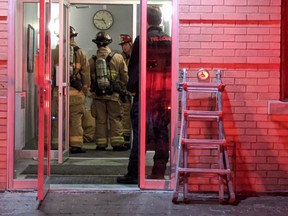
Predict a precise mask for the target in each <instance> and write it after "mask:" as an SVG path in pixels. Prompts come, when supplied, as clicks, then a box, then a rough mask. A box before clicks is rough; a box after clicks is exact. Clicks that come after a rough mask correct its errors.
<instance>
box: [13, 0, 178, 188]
mask: <svg viewBox="0 0 288 216" xmlns="http://www.w3.org/2000/svg"><path fill="white" fill-rule="evenodd" d="M71 2H72V1H71ZM89 2H90V3H89V4H84V3H81V4H78V3H71V5H70V20H69V23H70V25H71V26H73V27H74V28H75V29H76V31H77V32H78V33H79V37H78V38H76V41H77V43H78V45H79V46H80V47H81V48H82V49H84V50H85V52H86V55H87V57H88V58H89V57H90V56H92V55H93V54H95V52H96V47H95V46H94V45H93V43H92V39H93V38H94V37H95V35H96V33H97V32H98V31H99V30H98V29H96V28H95V26H94V24H93V22H92V17H93V15H94V14H95V12H96V11H98V10H109V11H110V12H111V13H112V14H113V15H114V18H115V22H114V24H113V25H114V26H112V27H111V28H110V29H109V34H110V35H111V36H112V38H113V39H114V38H115V39H114V42H113V44H111V47H110V48H111V49H113V50H115V51H117V52H121V46H119V44H118V41H120V34H122V33H127V34H130V35H131V36H132V37H133V39H134V38H135V37H136V35H138V34H139V32H140V22H139V20H140V15H139V14H140V5H139V1H135V2H134V1H131V3H124V4H122V2H120V1H115V4H105V5H104V4H99V3H97V4H91V1H89ZM95 2H96V1H95ZM97 2H99V1H97ZM169 3H170V5H171V2H169ZM18 4H19V7H17V8H20V11H19V12H20V13H19V14H21V13H22V14H23V20H22V19H21V18H20V17H21V15H19V17H18V19H17V22H16V23H17V24H16V25H17V26H18V27H17V28H16V29H19V32H18V33H19V34H17V35H19V39H16V41H17V42H16V46H18V47H21V48H20V49H19V50H18V51H19V53H18V54H17V55H16V58H15V59H16V61H15V62H16V65H15V67H16V68H17V70H16V71H17V74H16V75H15V77H16V80H15V83H16V88H15V89H16V92H15V109H16V112H15V122H17V123H15V150H14V179H15V180H23V179H24V180H28V181H30V180H37V166H38V158H37V153H38V144H37V133H38V128H37V123H38V119H37V103H38V102H39V101H38V100H37V91H38V89H37V70H36V66H35V63H36V64H37V62H35V61H37V59H36V58H35V56H36V55H37V51H38V48H39V47H38V40H39V34H38V30H39V22H38V19H39V6H38V3H37V2H35V3H34V2H33V1H32V2H31V1H29V0H27V1H26V0H19V2H18ZM161 4H162V3H161ZM163 4H164V3H163ZM53 5H54V6H53V7H52V11H53V13H52V17H51V18H52V21H53V25H54V26H57V24H58V23H57V19H59V14H57V8H58V5H57V4H53ZM58 11H59V10H58ZM55 12H56V13H55ZM123 14H125V17H123ZM127 14H128V15H129V16H128V15H127ZM57 15H58V16H57ZM116 21H117V22H118V23H116ZM163 26H164V28H165V29H166V31H167V33H169V34H170V35H171V28H172V26H171V20H170V19H167V20H166V21H164V22H163ZM55 29H56V28H55ZM58 34H59V32H57V31H53V32H51V48H52V49H53V48H55V47H56V45H57V40H58V36H57V35H58ZM31 44H32V45H33V46H31ZM20 59H24V61H18V60H20ZM17 62H21V63H17ZM90 103H91V100H89V99H88V100H87V101H86V108H87V110H88V111H90V110H89V109H90ZM64 121H65V119H64ZM18 122H19V123H18ZM84 148H85V149H87V151H86V153H80V154H69V155H68V156H67V158H66V156H65V157H64V159H63V161H62V162H60V163H59V151H58V150H53V149H52V150H50V155H51V176H50V178H49V183H50V184H51V185H52V187H56V188H59V187H61V188H65V187H69V186H71V185H74V187H83V185H86V186H87V185H93V188H95V187H96V188H97V187H98V188H123V187H124V186H123V185H119V184H117V183H116V178H117V176H121V175H124V174H126V172H127V164H128V159H129V153H130V150H128V151H121V152H117V151H113V149H112V147H111V146H110V145H109V147H108V148H107V150H106V151H96V150H95V149H96V144H95V142H93V141H90V142H89V141H88V142H85V143H84ZM145 160H146V162H145V164H146V167H147V170H146V172H147V173H148V172H149V169H150V168H151V166H152V164H153V151H151V152H150V151H147V152H146V158H145ZM170 174H171V171H170V169H168V171H167V173H166V175H165V180H167V181H169V180H170ZM75 185H76V186H75ZM124 188H130V189H138V188H139V186H138V185H129V186H125V187H124Z"/></svg>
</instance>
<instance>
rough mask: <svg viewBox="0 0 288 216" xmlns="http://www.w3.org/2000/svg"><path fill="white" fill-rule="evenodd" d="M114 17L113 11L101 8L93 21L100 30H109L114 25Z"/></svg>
mask: <svg viewBox="0 0 288 216" xmlns="http://www.w3.org/2000/svg"><path fill="white" fill-rule="evenodd" d="M113 22H114V19H113V15H112V14H111V12H109V11H107V10H99V11H97V12H96V13H95V14H94V16H93V23H94V25H95V27H96V28H98V29H100V30H107V29H109V28H110V27H111V26H112V25H113Z"/></svg>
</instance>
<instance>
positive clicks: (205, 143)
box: [172, 69, 236, 204]
mask: <svg viewBox="0 0 288 216" xmlns="http://www.w3.org/2000/svg"><path fill="white" fill-rule="evenodd" d="M181 72H182V78H183V79H182V83H179V85H178V91H180V92H182V101H181V128H180V137H179V143H178V146H177V152H176V155H177V158H176V170H175V187H174V191H173V198H172V202H173V203H175V204H176V203H179V195H180V194H181V195H182V196H183V202H184V203H188V202H189V198H188V194H189V193H190V192H188V179H189V178H193V177H201V176H207V177H213V176H216V177H218V182H219V202H220V203H221V204H223V203H227V202H228V203H230V204H233V203H234V202H235V201H236V200H235V193H234V189H233V182H232V175H231V170H230V166H229V158H228V152H227V146H226V144H227V143H226V139H225V134H224V127H223V121H222V116H223V112H222V92H223V91H224V89H225V85H223V84H222V82H221V71H220V70H217V71H216V82H214V83H212V82H209V83H207V82H187V81H186V69H182V71H181ZM194 93H197V94H198V93H210V94H214V95H215V97H214V98H215V99H216V101H215V108H214V110H212V111H210V110H208V111H203V110H191V109H190V110H189V108H190V107H189V106H188V105H187V101H188V100H189V94H194ZM190 121H201V122H203V121H208V122H209V121H210V122H216V129H217V134H216V137H217V139H202V138H201V139H191V136H190V135H188V134H187V127H188V124H189V122H190ZM190 124H191V123H190ZM213 138H215V136H214V137H213ZM197 149H208V150H214V151H216V152H217V156H216V159H217V162H216V168H214V167H213V166H212V167H213V168H201V167H200V168H195V167H193V168H191V167H190V166H188V165H189V164H188V152H189V151H190V150H192V151H193V150H197ZM210 152H211V151H210ZM199 157H201V155H199ZM225 191H227V195H226V196H225Z"/></svg>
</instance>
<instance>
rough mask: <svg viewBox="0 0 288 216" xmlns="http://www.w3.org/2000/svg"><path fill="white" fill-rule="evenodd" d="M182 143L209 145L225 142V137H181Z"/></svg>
mask: <svg viewBox="0 0 288 216" xmlns="http://www.w3.org/2000/svg"><path fill="white" fill-rule="evenodd" d="M181 143H182V144H207V145H209V144H211V145H223V144H226V139H182V140H181Z"/></svg>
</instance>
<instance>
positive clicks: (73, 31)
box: [70, 26, 78, 38]
mask: <svg viewBox="0 0 288 216" xmlns="http://www.w3.org/2000/svg"><path fill="white" fill-rule="evenodd" d="M77 35H78V33H77V32H76V30H75V28H74V27H72V26H70V38H72V37H77Z"/></svg>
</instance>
